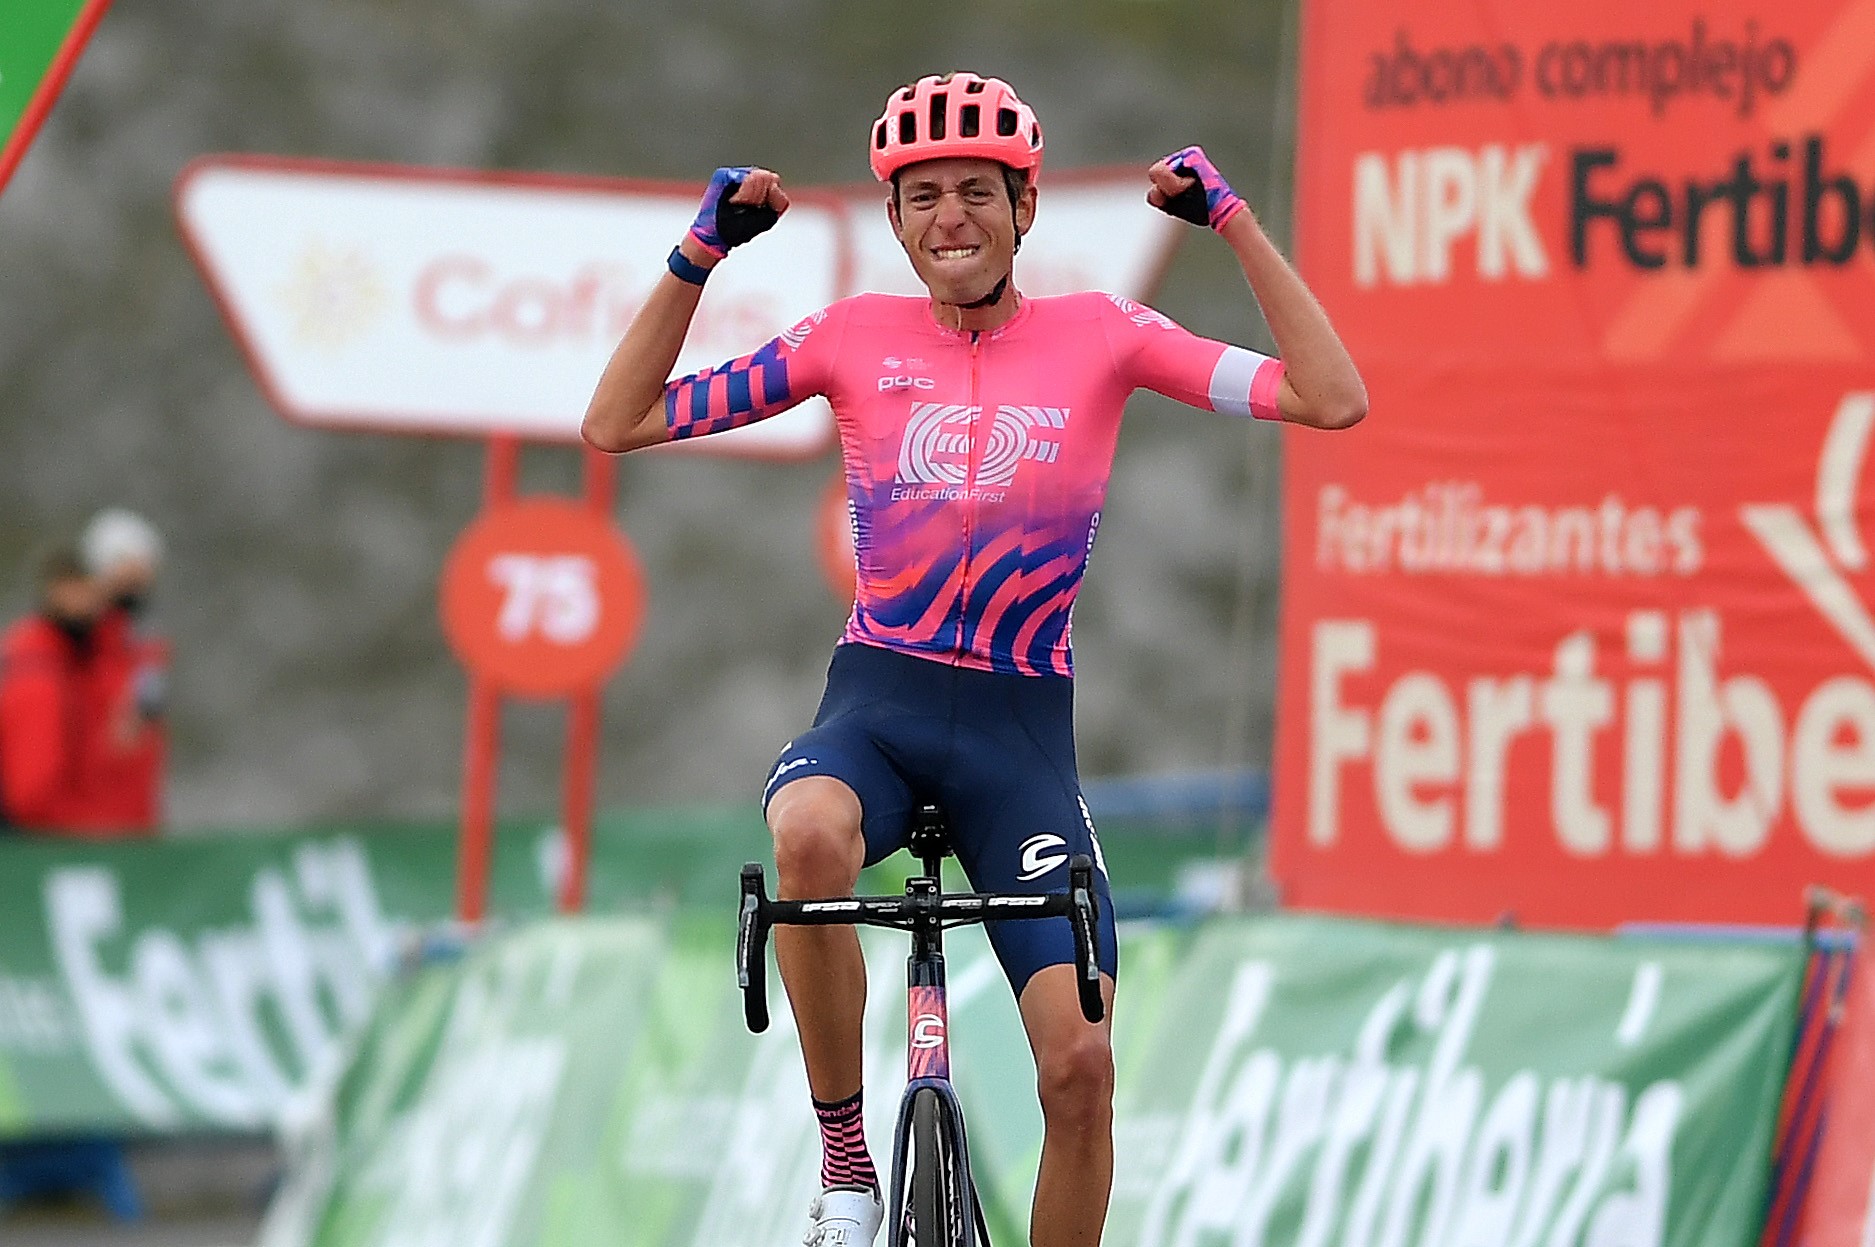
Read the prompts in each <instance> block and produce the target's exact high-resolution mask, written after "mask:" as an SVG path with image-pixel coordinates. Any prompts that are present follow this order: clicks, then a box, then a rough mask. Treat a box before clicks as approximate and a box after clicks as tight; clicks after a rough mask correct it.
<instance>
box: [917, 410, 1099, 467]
mask: <svg viewBox="0 0 1875 1247" xmlns="http://www.w3.org/2000/svg"><path fill="white" fill-rule="evenodd" d="M981 411H982V409H981V408H979V407H974V406H965V405H962V404H958V403H913V404H912V406H911V419H910V420H909V421H908V422H907V423H906V425H905V440H904V442H903V443H902V444H901V445H900V447H899V452H898V479H899V481H900V483H902V484H913V485H963V484H965V483H966V479H967V478H968V476H969V474H970V454H971V449H970V436H971V430H972V429H973V428H975V427H977V425H978V424H979V421H978V420H977V417H978V415H980V414H981ZM1067 427H1068V409H1067V408H1066V407H1010V406H1002V407H998V408H997V409H996V413H995V416H994V417H993V418H992V419H991V421H990V427H989V430H988V433H987V436H988V439H989V441H988V444H987V445H985V446H984V448H983V452H982V454H983V460H982V466H981V467H980V468H979V469H978V471H977V477H976V480H975V481H974V482H971V483H972V484H974V485H975V486H978V487H984V486H997V485H1007V484H1009V483H1010V482H1011V481H1013V480H1015V479H1016V468H1017V467H1019V466H1020V465H1021V464H1022V462H1023V461H1024V460H1034V461H1036V462H1038V463H1053V462H1054V461H1055V459H1056V457H1057V456H1059V455H1060V453H1061V441H1060V439H1059V437H1056V436H1050V435H1051V434H1054V433H1056V432H1057V431H1058V430H1061V429H1065V428H1067Z"/></svg>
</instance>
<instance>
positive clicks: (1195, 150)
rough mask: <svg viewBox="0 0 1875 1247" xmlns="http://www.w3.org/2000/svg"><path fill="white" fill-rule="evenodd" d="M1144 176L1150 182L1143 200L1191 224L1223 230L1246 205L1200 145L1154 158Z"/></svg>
mask: <svg viewBox="0 0 1875 1247" xmlns="http://www.w3.org/2000/svg"><path fill="white" fill-rule="evenodd" d="M1146 176H1147V178H1149V179H1150V180H1151V182H1152V189H1151V190H1149V191H1147V192H1146V202H1147V203H1149V204H1151V205H1152V206H1153V207H1155V208H1157V209H1158V210H1159V211H1161V212H1164V213H1168V214H1170V215H1171V216H1175V217H1177V218H1179V219H1180V220H1181V221H1190V222H1191V223H1192V224H1193V225H1208V226H1210V227H1211V228H1212V229H1214V230H1222V229H1223V228H1224V226H1225V224H1226V223H1227V222H1229V221H1230V219H1231V218H1232V217H1234V216H1236V215H1237V214H1238V213H1239V212H1241V211H1243V209H1244V206H1245V205H1244V201H1243V200H1242V199H1241V198H1239V197H1238V195H1237V192H1236V191H1234V190H1232V189H1231V188H1230V183H1229V182H1226V181H1225V180H1224V175H1223V174H1221V173H1219V172H1218V171H1217V166H1216V165H1214V164H1212V163H1211V158H1210V157H1209V156H1207V155H1205V154H1204V148H1202V147H1185V148H1181V149H1180V150H1178V151H1175V152H1173V153H1172V154H1171V155H1170V156H1167V157H1166V158H1165V159H1163V160H1160V161H1157V162H1155V163H1154V164H1153V166H1152V168H1150V169H1148V170H1147V171H1146Z"/></svg>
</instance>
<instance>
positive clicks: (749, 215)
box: [690, 165, 788, 259]
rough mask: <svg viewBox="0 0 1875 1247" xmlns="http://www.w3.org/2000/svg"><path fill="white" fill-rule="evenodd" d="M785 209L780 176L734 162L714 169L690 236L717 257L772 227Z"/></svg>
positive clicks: (785, 201)
mask: <svg viewBox="0 0 1875 1247" xmlns="http://www.w3.org/2000/svg"><path fill="white" fill-rule="evenodd" d="M787 210H788V196H787V194H786V193H785V192H783V191H782V189H781V177H780V175H779V174H777V173H775V172H774V171H772V170H769V169H758V168H755V167H754V166H752V165H737V166H733V167H728V168H722V169H718V170H717V171H716V172H715V173H714V174H712V175H711V177H710V185H709V188H708V189H707V190H705V191H704V192H703V203H702V206H700V207H699V208H698V209H697V219H696V221H695V222H693V223H692V224H691V226H690V236H691V237H692V238H694V239H696V240H697V245H698V246H700V247H702V248H703V249H704V250H705V251H707V252H709V253H710V254H711V255H713V256H716V257H717V258H718V259H721V258H722V257H723V256H726V255H728V254H729V249H730V248H731V247H739V246H741V245H742V244H743V243H745V242H747V241H749V239H751V238H753V237H755V236H756V235H757V234H760V233H762V232H763V231H764V230H768V229H771V228H773V226H774V224H775V222H776V221H779V220H780V219H781V214H782V213H784V212H786V211H787Z"/></svg>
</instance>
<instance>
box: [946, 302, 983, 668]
mask: <svg viewBox="0 0 1875 1247" xmlns="http://www.w3.org/2000/svg"><path fill="white" fill-rule="evenodd" d="M982 394H983V332H982V330H979V329H973V330H971V331H970V410H971V411H972V412H973V413H974V414H973V415H972V416H971V417H970V453H969V455H968V457H967V459H966V461H965V468H964V560H963V580H962V583H960V584H959V585H958V586H957V649H956V652H955V653H953V654H952V655H951V665H952V666H961V665H963V658H964V648H965V647H964V627H965V623H966V621H967V620H968V619H969V617H970V612H969V605H970V561H971V555H972V554H973V553H974V550H975V543H976V516H977V498H976V493H977V473H978V472H979V471H980V470H981V469H982V467H983V438H982V436H981V433H982V428H983V401H982Z"/></svg>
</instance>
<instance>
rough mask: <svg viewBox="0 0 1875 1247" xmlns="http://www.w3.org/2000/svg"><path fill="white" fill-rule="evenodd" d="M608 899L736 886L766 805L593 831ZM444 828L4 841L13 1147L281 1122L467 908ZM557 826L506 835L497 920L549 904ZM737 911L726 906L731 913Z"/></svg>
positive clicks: (760, 841) (2, 1110) (0, 1112)
mask: <svg viewBox="0 0 1875 1247" xmlns="http://www.w3.org/2000/svg"><path fill="white" fill-rule="evenodd" d="M596 833H597V834H596V836H595V851H594V857H593V862H592V869H591V872H590V875H589V890H590V895H591V901H592V905H593V907H594V908H595V909H600V910H616V909H623V908H628V907H633V906H643V905H645V904H647V903H656V902H657V901H658V900H659V898H683V897H701V896H709V895H712V894H714V893H720V894H721V898H722V900H721V903H722V906H723V908H724V911H725V912H728V911H729V909H730V907H731V906H732V905H733V897H734V895H735V887H736V882H735V878H736V873H735V872H736V868H737V866H738V865H739V864H740V863H741V862H742V861H745V860H747V859H748V858H750V857H756V856H760V855H761V854H762V853H763V852H764V851H765V848H766V840H767V837H766V834H765V833H764V832H763V831H762V827H761V822H760V818H759V816H757V815H755V814H754V813H753V812H752V811H749V812H743V811H734V812H731V813H723V812H701V811H699V812H677V813H671V814H662V815H649V814H648V815H641V816H635V817H633V818H627V819H613V820H609V821H608V822H607V823H606V824H605V825H604V826H603V827H601V828H599V829H596ZM455 852H456V849H455V839H454V836H453V834H452V833H451V831H449V830H448V829H445V828H442V827H437V828H430V829H423V830H419V831H383V830H380V831H377V832H362V831H361V832H359V833H357V834H329V835H307V836H290V837H289V836H240V837H228V838H218V839H212V840H211V839H190V840H177V841H154V842H149V841H139V842H131V843H121V844H98V845H83V844H75V843H71V842H53V841H35V840H28V839H24V838H18V837H13V838H8V839H5V840H0V1139H4V1138H8V1137H21V1136H26V1135H34V1134H57V1133H69V1132H74V1131H102V1132H108V1133H129V1134H137V1133H171V1132H177V1131H187V1130H259V1129H265V1128H267V1127H268V1126H269V1125H270V1124H271V1123H272V1121H273V1119H274V1117H275V1115H276V1113H277V1112H278V1110H279V1108H280V1106H281V1105H282V1104H283V1103H284V1102H285V1100H286V1097H287V1096H288V1094H289V1093H290V1092H291V1090H292V1089H293V1088H295V1087H297V1086H299V1085H301V1084H302V1083H303V1082H304V1081H305V1079H306V1078H307V1077H308V1075H309V1074H310V1073H312V1072H313V1071H315V1070H316V1069H317V1068H318V1067H319V1066H320V1064H321V1063H322V1062H326V1061H330V1060H332V1059H334V1057H335V1053H336V1048H335V1044H336V1041H337V1040H338V1039H339V1038H340V1037H341V1036H343V1035H344V1034H346V1033H348V1032H349V1031H351V1030H353V1029H355V1028H356V1027H358V1026H361V1025H362V1024H363V1023H364V1022H365V1021H366V1020H367V1019H368V1018H369V1016H370V1015H371V1012H372V1009H373V1005H374V1001H375V999H376V995H377V992H378V990H379V987H380V986H381V984H382V983H383V981H384V979H385V977H386V975H387V974H389V973H390V972H391V971H392V970H393V969H394V968H395V966H396V965H397V964H398V962H399V961H400V960H404V959H407V958H408V957H409V956H411V955H412V954H413V953H414V952H415V951H417V949H418V944H419V939H420V935H421V932H422V931H423V930H425V929H426V928H430V927H433V926H434V925H435V924H438V923H441V922H444V921H446V920H447V919H448V918H449V916H450V913H451V909H452V906H453V903H454V894H455V888H454V881H455V869H456V866H455ZM562 857H563V852H562V848H561V837H560V836H559V834H558V832H557V831H556V830H554V829H552V828H545V829H542V828H538V827H535V828H528V829H521V828H514V829H509V830H508V831H506V832H505V833H504V834H503V835H502V836H501V837H500V839H499V841H498V845H497V851H496V858H495V862H494V866H493V872H492V877H491V880H490V884H491V912H492V913H494V914H496V915H498V917H499V920H500V921H503V922H509V923H512V922H518V921H523V920H526V919H529V918H534V917H539V916H544V915H546V914H549V913H551V912H552V909H553V902H552V898H553V897H554V895H555V894H556V890H557V889H556V881H557V879H558V878H559V868H560V862H561V859H562ZM725 920H726V921H727V919H725Z"/></svg>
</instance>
